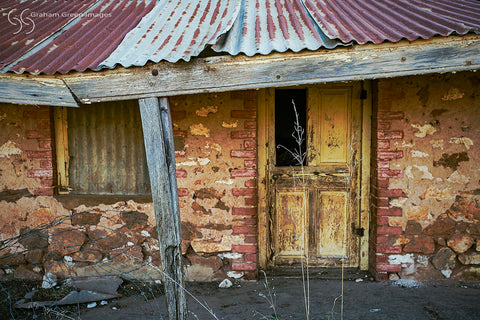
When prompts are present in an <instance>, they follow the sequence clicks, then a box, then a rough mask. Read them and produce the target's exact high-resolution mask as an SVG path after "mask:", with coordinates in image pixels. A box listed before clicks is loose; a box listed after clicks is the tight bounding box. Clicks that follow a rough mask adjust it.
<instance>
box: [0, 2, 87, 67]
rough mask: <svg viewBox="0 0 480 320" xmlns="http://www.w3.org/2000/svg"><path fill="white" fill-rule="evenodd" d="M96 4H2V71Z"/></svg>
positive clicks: (0, 26)
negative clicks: (76, 14) (77, 14)
mask: <svg viewBox="0 0 480 320" xmlns="http://www.w3.org/2000/svg"><path fill="white" fill-rule="evenodd" d="M94 3H95V1H93V0H90V1H75V2H64V1H62V2H60V3H57V2H52V1H38V2H36V3H31V2H27V1H25V2H19V1H2V3H1V4H0V16H1V20H0V29H1V30H2V33H1V34H0V48H1V50H0V69H3V68H4V67H5V66H6V65H8V64H11V63H13V62H15V60H17V59H18V58H19V57H22V56H23V55H24V54H26V53H27V52H28V51H29V50H31V49H32V48H33V47H35V46H36V45H38V44H39V43H41V42H44V41H45V40H46V39H48V38H49V37H51V36H52V35H53V34H54V33H55V32H57V31H59V30H61V29H62V28H63V27H65V25H67V24H68V23H69V22H71V21H72V20H73V19H74V18H75V17H74V16H72V15H71V14H74V13H79V14H82V13H84V12H85V11H86V10H87V9H88V8H89V7H90V6H91V5H93V4H94ZM59 9H60V12H61V13H59ZM32 15H33V16H32Z"/></svg>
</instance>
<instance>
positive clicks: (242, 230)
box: [233, 226, 257, 234]
mask: <svg viewBox="0 0 480 320" xmlns="http://www.w3.org/2000/svg"><path fill="white" fill-rule="evenodd" d="M256 233H257V226H234V227H233V234H256Z"/></svg>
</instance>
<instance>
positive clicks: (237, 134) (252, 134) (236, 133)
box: [230, 130, 256, 139]
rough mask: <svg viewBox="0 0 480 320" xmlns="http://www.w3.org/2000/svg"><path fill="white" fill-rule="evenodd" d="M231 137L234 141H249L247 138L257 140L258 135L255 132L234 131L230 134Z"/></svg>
mask: <svg viewBox="0 0 480 320" xmlns="http://www.w3.org/2000/svg"><path fill="white" fill-rule="evenodd" d="M230 137H231V138H232V139H247V138H255V137H256V133H255V131H253V130H237V131H232V132H231V133H230Z"/></svg>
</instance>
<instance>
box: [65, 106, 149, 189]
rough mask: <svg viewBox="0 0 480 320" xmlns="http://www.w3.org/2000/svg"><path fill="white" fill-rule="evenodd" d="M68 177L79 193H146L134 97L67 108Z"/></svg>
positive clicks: (137, 113)
mask: <svg viewBox="0 0 480 320" xmlns="http://www.w3.org/2000/svg"><path fill="white" fill-rule="evenodd" d="M68 140H69V141H68V145H69V156H70V168H69V178H70V179H69V181H70V188H71V189H72V190H73V193H79V194H93V193H95V194H148V193H149V192H150V188H149V179H148V170H147V166H146V160H145V149H144V147H143V134H142V126H141V121H140V114H139V111H138V104H137V102H136V101H122V102H115V103H98V104H92V105H90V106H82V107H81V108H78V109H77V108H75V109H73V108H69V110H68Z"/></svg>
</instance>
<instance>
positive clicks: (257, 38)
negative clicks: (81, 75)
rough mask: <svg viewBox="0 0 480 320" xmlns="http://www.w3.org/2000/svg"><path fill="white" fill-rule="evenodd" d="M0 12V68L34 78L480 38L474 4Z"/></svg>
mask: <svg viewBox="0 0 480 320" xmlns="http://www.w3.org/2000/svg"><path fill="white" fill-rule="evenodd" d="M33 12H35V13H44V14H45V16H43V17H40V16H39V15H38V14H37V15H36V16H35V17H33V16H32V15H31V14H32V13H33ZM0 14H1V16H0V18H1V19H0V28H1V30H2V31H3V32H2V35H0V49H1V50H0V72H11V71H13V72H17V73H23V72H29V73H32V74H39V73H46V74H54V73H57V72H58V73H67V72H70V71H72V70H75V71H80V72H81V71H84V70H86V69H92V70H100V69H102V68H114V67H115V66H116V65H118V64H121V65H122V66H124V67H130V66H143V65H145V64H146V63H147V62H148V61H153V62H159V61H161V60H166V61H170V62H177V61H179V60H181V59H183V60H185V61H189V60H190V58H191V57H194V56H197V55H198V54H200V52H201V51H202V50H203V49H204V48H205V46H206V45H209V44H210V45H213V49H214V50H216V51H220V52H226V53H228V54H231V55H236V54H239V53H245V54H247V55H249V56H252V55H255V54H269V53H271V52H274V51H277V52H283V51H287V50H292V51H295V52H297V51H300V50H303V49H308V50H316V49H318V48H320V47H324V48H334V47H336V46H338V45H350V44H355V43H358V44H364V43H366V42H373V43H381V42H384V41H392V42H396V41H399V40H401V39H408V40H415V39H417V38H423V39H429V38H431V37H433V36H436V35H442V36H447V35H450V34H452V33H457V34H465V33H468V32H477V33H479V32H480V1H477V0H456V1H449V0H438V1H437V0H381V1H380V0H365V1H356V0H328V1H327V0H197V1H190V0H157V1H156V0H117V1H115V0H106V1H93V0H86V1H55V2H52V1H47V0H40V1H34V2H33V1H22V2H18V1H12V0H7V1H2V3H1V4H0ZM55 14H57V15H58V16H52V15H55ZM72 14H73V15H72ZM49 15H50V16H49ZM99 17H101V18H99ZM29 19H30V20H29ZM33 24H35V26H34V28H32V26H33Z"/></svg>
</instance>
